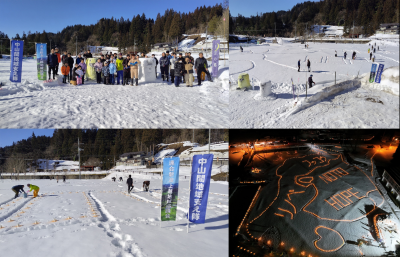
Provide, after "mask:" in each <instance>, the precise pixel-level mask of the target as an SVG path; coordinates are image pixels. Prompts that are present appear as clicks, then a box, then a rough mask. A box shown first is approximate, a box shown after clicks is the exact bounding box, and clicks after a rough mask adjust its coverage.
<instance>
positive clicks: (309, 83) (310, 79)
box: [308, 75, 315, 88]
mask: <svg viewBox="0 0 400 257" xmlns="http://www.w3.org/2000/svg"><path fill="white" fill-rule="evenodd" d="M312 77H313V76H312V75H310V77H309V78H308V85H309V88H312V87H313V85H312V83H314V85H315V82H314V81H313V80H312Z"/></svg>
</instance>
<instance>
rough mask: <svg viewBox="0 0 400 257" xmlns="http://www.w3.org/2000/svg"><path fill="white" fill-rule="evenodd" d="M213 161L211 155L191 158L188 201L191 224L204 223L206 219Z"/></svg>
mask: <svg viewBox="0 0 400 257" xmlns="http://www.w3.org/2000/svg"><path fill="white" fill-rule="evenodd" d="M213 159H214V155H213V154H201V155H195V156H193V164H192V178H191V181H190V200H189V201H190V204H189V221H191V222H193V223H204V222H205V219H206V210H207V201H208V191H209V189H210V180H211V169H212V163H213Z"/></svg>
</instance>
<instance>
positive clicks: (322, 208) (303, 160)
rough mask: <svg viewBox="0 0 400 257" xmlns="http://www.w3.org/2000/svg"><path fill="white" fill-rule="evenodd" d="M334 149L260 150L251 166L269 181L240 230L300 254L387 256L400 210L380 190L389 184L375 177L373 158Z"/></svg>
mask: <svg viewBox="0 0 400 257" xmlns="http://www.w3.org/2000/svg"><path fill="white" fill-rule="evenodd" d="M336 149H337V148H333V151H331V150H329V151H328V150H327V149H326V148H324V147H317V148H314V149H313V151H308V152H306V153H305V152H302V153H296V154H293V153H292V154H291V155H290V154H289V153H287V154H286V153H284V152H283V153H278V155H276V154H274V153H256V154H255V156H254V158H253V161H252V163H251V166H252V167H256V168H258V169H260V172H259V173H258V174H255V175H254V176H255V178H254V180H265V179H267V181H269V182H268V184H267V185H260V187H259V190H258V191H257V193H256V194H255V196H254V199H253V201H254V205H253V207H250V208H249V209H248V216H246V217H245V219H244V223H243V226H242V227H241V233H243V234H245V235H246V236H248V237H250V238H252V239H258V242H259V245H260V243H261V244H264V245H269V246H274V247H280V248H283V249H286V250H287V251H288V252H291V253H293V254H296V256H297V255H299V254H300V253H301V256H383V254H385V253H388V252H389V251H394V250H395V248H396V247H395V246H396V244H398V241H399V240H400V236H399V234H398V231H399V230H398V228H399V225H400V223H399V220H398V214H397V213H396V212H399V211H400V210H399V209H398V207H397V206H396V205H395V204H393V202H391V200H390V198H389V197H388V196H385V195H382V194H386V190H385V189H384V188H383V187H382V185H380V182H376V181H377V180H376V178H377V171H376V167H375V166H374V164H373V162H372V159H371V160H369V159H364V158H363V160H364V162H365V163H361V164H358V165H351V164H349V163H348V162H347V161H346V159H345V158H344V155H343V154H341V153H340V152H339V151H337V150H336ZM236 159H238V158H236ZM267 159H268V161H267V162H266V160H267ZM273 160H275V161H273ZM276 160H278V161H279V160H280V161H279V162H278V164H275V163H276ZM266 163H268V164H270V163H274V166H273V167H268V166H266ZM378 188H379V190H378ZM380 192H382V194H381V193H380ZM245 208H247V207H245ZM389 214H390V215H389ZM381 218H382V219H381ZM268 231H269V232H268ZM273 231H275V232H276V233H275V234H274V233H272V232H273ZM277 234H278V236H277ZM271 241H272V242H271ZM278 245H279V246H278ZM363 254H364V255H363ZM299 256H300V255H299Z"/></svg>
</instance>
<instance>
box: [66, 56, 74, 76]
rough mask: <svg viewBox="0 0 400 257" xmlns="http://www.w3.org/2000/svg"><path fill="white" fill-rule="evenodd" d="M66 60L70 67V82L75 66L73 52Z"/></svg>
mask: <svg viewBox="0 0 400 257" xmlns="http://www.w3.org/2000/svg"><path fill="white" fill-rule="evenodd" d="M65 62H66V63H68V67H69V78H68V82H69V81H70V80H72V70H73V68H74V58H72V57H71V53H68V57H67V58H66V59H65Z"/></svg>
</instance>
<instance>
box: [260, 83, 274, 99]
mask: <svg viewBox="0 0 400 257" xmlns="http://www.w3.org/2000/svg"><path fill="white" fill-rule="evenodd" d="M271 87H272V83H271V81H270V80H269V81H267V82H261V83H260V95H261V96H262V97H267V96H271V95H272V91H271Z"/></svg>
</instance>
